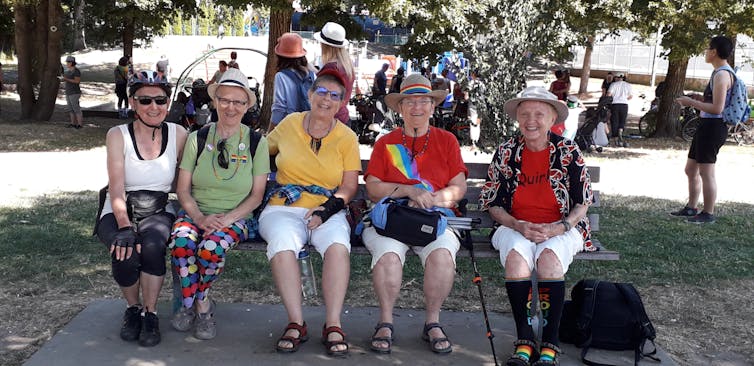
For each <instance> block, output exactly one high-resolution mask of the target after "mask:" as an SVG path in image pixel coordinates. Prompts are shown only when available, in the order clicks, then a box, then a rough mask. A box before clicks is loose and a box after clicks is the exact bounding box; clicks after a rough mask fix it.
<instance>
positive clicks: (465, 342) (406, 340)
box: [24, 300, 675, 366]
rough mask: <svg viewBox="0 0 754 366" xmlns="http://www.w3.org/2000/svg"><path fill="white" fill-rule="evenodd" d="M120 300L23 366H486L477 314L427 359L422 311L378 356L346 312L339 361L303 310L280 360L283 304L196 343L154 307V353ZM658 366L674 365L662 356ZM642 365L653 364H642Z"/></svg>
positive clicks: (506, 326) (402, 314) (319, 313)
mask: <svg viewBox="0 0 754 366" xmlns="http://www.w3.org/2000/svg"><path fill="white" fill-rule="evenodd" d="M124 309H125V303H124V302H123V301H122V300H98V301H94V302H92V303H91V304H89V306H87V307H86V309H84V310H83V311H82V312H81V313H79V315H77V316H76V317H75V318H74V319H73V320H72V321H71V322H70V323H68V325H66V326H65V328H63V329H62V330H60V331H59V332H58V333H57V334H56V335H55V336H54V337H53V338H52V339H51V340H50V341H48V342H46V343H45V345H44V346H43V347H42V348H41V349H40V350H39V351H38V352H37V353H36V354H34V355H33V356H32V357H31V358H30V359H29V360H28V361H27V362H26V363H25V364H24V365H25V366H69V365H70V366H81V365H97V366H170V365H180V366H192V365H228V366H232V365H346V364H349V365H411V366H420V365H492V364H493V361H492V353H491V351H490V344H489V341H488V340H487V338H486V336H485V327H484V320H483V317H482V314H481V313H466V312H443V313H442V315H441V319H442V322H443V324H444V326H445V329H446V331H447V333H448V336H449V337H450V339H451V340H452V341H453V342H454V343H455V345H454V347H453V352H452V353H451V354H450V355H446V356H439V355H435V354H434V353H432V352H431V351H430V350H429V348H428V345H427V343H426V342H423V341H422V340H421V337H420V332H421V329H422V325H423V322H424V317H423V315H424V313H423V312H422V311H420V310H396V316H395V337H396V341H395V343H394V345H393V353H392V354H390V355H378V354H375V353H373V352H371V351H370V350H369V338H370V336H371V335H372V332H373V326H374V324H375V323H376V321H377V316H378V315H377V314H378V311H377V309H376V308H346V309H345V310H344V315H343V324H344V330H345V332H346V333H347V335H348V341H349V343H350V345H351V348H350V349H351V352H350V355H349V356H348V357H347V358H345V359H332V358H330V357H328V356H327V355H326V354H325V352H324V346H323V345H322V344H321V343H320V332H321V331H320V329H321V328H320V327H321V324H322V323H323V321H324V316H325V314H324V308H323V307H306V308H305V309H304V314H305V316H306V319H307V321H308V324H309V331H310V334H311V338H310V340H309V341H308V342H306V343H303V344H302V345H301V348H300V349H299V351H298V352H297V353H295V354H278V353H276V352H275V350H274V344H275V341H276V339H277V337H279V336H280V333H281V331H282V330H283V328H284V327H285V324H286V316H285V311H284V309H283V306H282V305H252V304H218V307H217V312H216V316H217V323H218V336H217V338H215V339H213V340H211V341H200V340H197V339H196V338H194V337H193V336H191V335H190V334H189V333H179V332H176V331H175V330H173V329H172V328H171V327H170V323H169V321H168V317H167V314H168V312H169V308H168V305H167V304H164V303H163V304H160V308H159V312H160V313H161V314H165V315H162V319H161V322H160V328H161V330H162V343H161V344H159V345H157V346H156V347H152V348H144V347H139V346H138V345H137V344H135V343H126V342H124V341H122V340H121V339H120V338H119V337H118V330H119V327H120V318H121V316H122V314H123V310H124ZM490 323H491V324H492V326H493V334H495V339H494V344H495V347H496V351H497V355H498V363H500V364H502V363H504V361H505V359H507V357H508V355H509V354H510V352H511V350H512V346H511V345H512V342H513V340H514V335H513V333H512V332H513V319H512V318H511V317H510V316H508V315H502V314H490ZM563 346H564V347H563V348H564V352H565V354H564V356H563V357H562V358H561V365H564V366H575V365H581V361H580V356H579V355H580V350H579V349H577V348H575V347H573V346H570V345H563ZM590 355H592V356H591V357H590V358H591V359H592V360H593V361H597V362H602V363H611V364H614V365H633V353H632V352H630V351H627V352H607V351H598V350H595V351H590ZM659 356H660V357H661V359H662V365H675V363H674V362H673V361H672V360H671V359H670V358H669V357H668V355H667V354H666V353H664V352H662V351H660V352H659ZM641 364H642V365H655V364H656V363H654V362H648V361H646V362H642V363H641Z"/></svg>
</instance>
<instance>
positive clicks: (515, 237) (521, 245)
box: [492, 226, 584, 274]
mask: <svg viewBox="0 0 754 366" xmlns="http://www.w3.org/2000/svg"><path fill="white" fill-rule="evenodd" d="M492 246H494V247H495V249H497V250H499V251H500V263H501V264H502V265H503V267H505V259H506V258H508V253H509V252H510V251H511V250H515V251H516V252H518V254H520V255H521V256H522V257H523V258H524V259H525V260H526V263H527V264H528V265H529V271H532V270H534V264H535V263H536V262H537V260H538V259H539V256H540V255H542V252H543V251H544V250H545V249H550V250H551V251H552V252H553V253H555V256H556V257H558V260H560V265H561V266H562V267H563V273H564V274H565V273H566V272H568V267H569V266H570V265H571V263H572V262H573V257H574V256H576V253H578V252H580V251H581V250H583V249H584V239H583V238H582V237H581V233H579V230H578V229H576V228H572V229H571V230H569V231H568V232H567V233H564V234H561V235H558V236H554V237H552V238H550V239H548V240H545V241H543V242H542V243H539V244H536V243H534V242H532V241H529V239H526V238H525V237H524V236H523V235H521V233H519V232H518V231H516V230H513V229H511V228H509V227H507V226H500V227H499V228H497V230H495V234H494V235H492Z"/></svg>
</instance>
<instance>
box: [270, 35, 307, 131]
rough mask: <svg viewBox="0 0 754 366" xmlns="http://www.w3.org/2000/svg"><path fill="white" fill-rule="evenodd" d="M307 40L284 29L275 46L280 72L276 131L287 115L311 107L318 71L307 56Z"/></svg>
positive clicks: (274, 117)
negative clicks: (310, 102) (310, 100)
mask: <svg viewBox="0 0 754 366" xmlns="http://www.w3.org/2000/svg"><path fill="white" fill-rule="evenodd" d="M303 43H304V40H303V39H302V38H301V36H299V35H298V34H296V33H284V34H283V35H282V36H280V38H278V43H277V45H276V46H275V55H277V73H276V74H275V84H274V87H273V89H274V91H275V94H274V96H273V97H272V117H270V127H269V130H270V131H272V130H273V129H274V128H275V126H277V124H278V123H280V121H282V120H283V118H285V116H287V115H289V114H291V113H294V112H305V111H308V110H310V109H311V106H310V105H309V97H308V96H307V92H308V90H309V88H311V86H312V84H313V83H314V79H315V75H314V71H312V70H311V69H309V63H308V61H307V60H306V50H305V49H304V47H303Z"/></svg>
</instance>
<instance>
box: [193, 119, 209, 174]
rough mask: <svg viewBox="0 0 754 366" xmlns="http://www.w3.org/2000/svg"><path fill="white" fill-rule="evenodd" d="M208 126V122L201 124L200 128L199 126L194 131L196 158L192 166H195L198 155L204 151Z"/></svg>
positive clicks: (197, 161)
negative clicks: (196, 130) (197, 129)
mask: <svg viewBox="0 0 754 366" xmlns="http://www.w3.org/2000/svg"><path fill="white" fill-rule="evenodd" d="M209 127H210V125H209V124H207V125H205V126H202V128H200V129H199V131H198V132H197V133H196V160H194V168H196V165H197V164H198V163H199V156H200V155H202V152H203V151H204V145H205V144H206V143H207V136H209Z"/></svg>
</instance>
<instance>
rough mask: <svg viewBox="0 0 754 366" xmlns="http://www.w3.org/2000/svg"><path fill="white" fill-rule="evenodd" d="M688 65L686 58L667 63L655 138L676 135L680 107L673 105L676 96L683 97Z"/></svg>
mask: <svg viewBox="0 0 754 366" xmlns="http://www.w3.org/2000/svg"><path fill="white" fill-rule="evenodd" d="M688 65H689V58H688V57H685V58H682V59H680V60H670V61H669V62H668V75H667V76H666V77H665V90H664V91H663V93H662V95H661V96H660V109H659V111H657V130H656V131H655V135H654V136H655V137H675V136H676V135H677V134H678V116H679V115H680V111H681V107H680V106H679V105H678V104H676V103H675V100H674V99H675V97H676V96H678V95H683V84H684V82H685V81H686V68H687V67H688Z"/></svg>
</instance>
